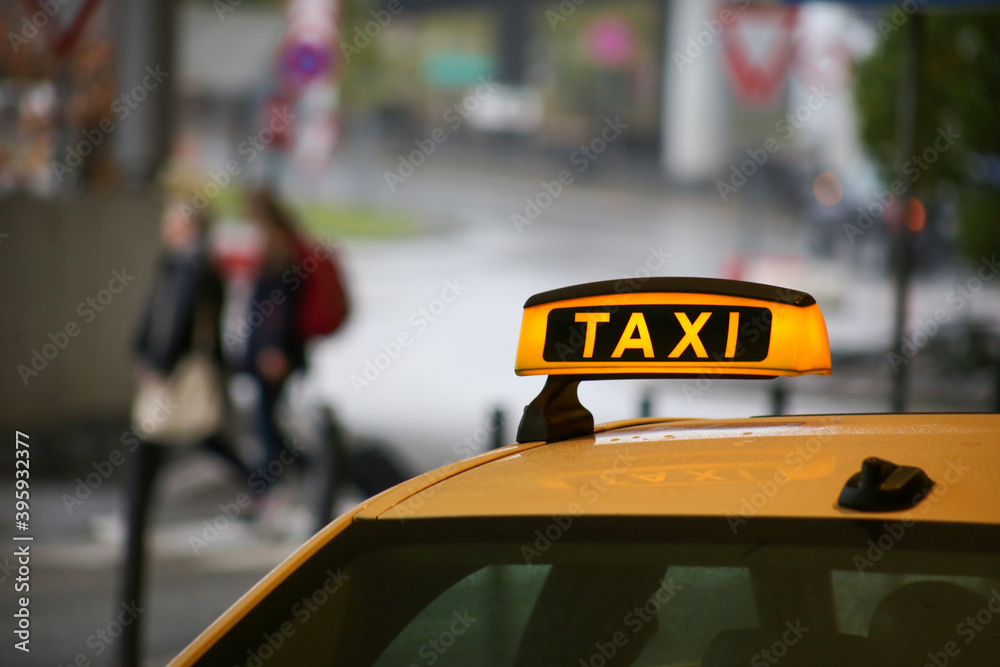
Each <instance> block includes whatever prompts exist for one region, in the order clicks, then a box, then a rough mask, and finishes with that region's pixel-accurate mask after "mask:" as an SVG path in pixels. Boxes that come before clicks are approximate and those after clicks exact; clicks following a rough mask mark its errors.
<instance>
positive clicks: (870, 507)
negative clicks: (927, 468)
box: [837, 456, 934, 512]
mask: <svg viewBox="0 0 1000 667" xmlns="http://www.w3.org/2000/svg"><path fill="white" fill-rule="evenodd" d="M933 488H934V482H933V481H932V480H931V478H930V477H928V476H927V473H925V472H924V471H923V470H921V469H920V468H917V467H913V466H899V465H896V464H895V463H892V462H891V461H884V460H882V459H880V458H876V457H874V456H872V457H869V458H867V459H865V460H864V462H863V463H862V464H861V472H859V473H855V474H853V475H851V478H850V479H848V480H847V483H846V484H844V488H843V490H841V492H840V498H839V500H838V501H837V502H838V504H839V505H840V506H841V507H846V508H848V509H852V510H858V511H860V512H891V511H894V510H905V509H910V508H911V507H916V506H917V505H918V504H919V503H920V501H921V500H923V499H924V498H926V497H927V494H929V493H930V492H931V489H933Z"/></svg>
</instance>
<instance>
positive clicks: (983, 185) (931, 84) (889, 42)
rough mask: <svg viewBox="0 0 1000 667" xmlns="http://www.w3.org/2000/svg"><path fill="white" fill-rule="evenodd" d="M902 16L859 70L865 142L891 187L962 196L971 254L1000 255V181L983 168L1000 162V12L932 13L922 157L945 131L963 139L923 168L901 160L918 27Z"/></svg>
mask: <svg viewBox="0 0 1000 667" xmlns="http://www.w3.org/2000/svg"><path fill="white" fill-rule="evenodd" d="M895 11H896V12H897V14H899V15H897V16H894V15H893V14H892V13H891V12H890V13H887V14H886V16H885V17H884V18H883V19H881V20H880V21H879V22H878V24H877V29H878V31H879V32H880V37H881V39H880V41H879V45H878V47H877V48H876V49H875V51H874V53H873V54H872V55H871V57H870V58H868V59H867V60H866V61H864V62H862V63H860V64H859V65H858V68H857V82H856V90H855V93H856V95H855V98H856V101H857V105H858V112H859V116H860V120H861V138H862V141H863V143H864V144H865V146H866V148H867V149H868V151H869V154H870V155H871V157H872V159H873V160H874V161H875V163H876V164H877V166H878V168H879V171H880V174H881V176H882V178H883V179H884V180H885V182H886V183H891V182H892V181H895V180H908V179H909V180H911V184H912V186H913V188H914V191H915V194H916V195H917V196H919V197H921V198H930V197H934V196H935V195H936V194H937V193H939V192H940V191H941V190H942V189H944V187H945V186H947V189H948V190H949V191H952V192H954V193H955V196H956V197H957V203H958V212H959V218H960V219H959V241H960V244H961V247H962V250H963V251H964V252H965V254H966V255H967V256H968V257H970V258H972V259H975V260H978V259H979V257H981V256H982V255H983V254H992V253H994V252H1000V187H998V185H1000V184H997V183H996V182H994V183H993V184H990V183H988V182H986V181H985V180H984V179H983V178H981V177H980V175H979V174H978V170H977V168H976V166H975V165H977V164H980V163H981V162H982V161H983V160H984V159H985V158H992V159H1000V132H998V131H997V109H1000V15H997V14H972V13H965V12H963V13H950V12H949V13H942V14H930V15H926V16H924V18H923V24H922V25H923V34H922V44H923V49H922V52H921V53H920V54H919V57H920V59H921V61H920V67H921V71H922V73H923V76H922V78H921V80H920V82H919V86H918V90H919V98H918V103H917V113H918V115H917V118H918V126H917V143H916V146H915V153H916V154H917V155H918V156H919V155H921V154H922V153H923V152H924V151H927V150H928V149H931V148H932V147H933V146H934V142H935V140H936V139H937V138H938V137H939V136H940V132H941V131H945V132H947V131H948V129H949V128H951V130H952V131H953V132H954V133H956V134H957V135H958V137H959V138H958V140H957V141H956V142H955V143H954V145H953V146H951V147H950V148H948V149H947V150H944V151H942V152H940V153H939V154H938V158H937V159H936V160H935V161H934V163H933V164H928V165H927V168H926V169H923V168H922V167H920V163H919V162H916V161H908V160H903V161H902V162H901V160H900V155H899V149H898V143H897V142H898V139H899V137H898V130H897V128H898V124H899V109H898V106H899V93H900V81H901V74H902V65H903V60H904V55H905V49H907V48H908V39H907V34H906V31H907V30H911V29H913V27H914V25H916V24H915V22H914V21H912V19H908V18H907V19H906V20H902V16H903V15H901V13H900V12H899V10H898V9H897V10H895ZM939 146H940V142H939ZM914 165H916V168H915V167H914ZM918 171H919V175H918V176H915V175H914V174H916V173H917V172H918Z"/></svg>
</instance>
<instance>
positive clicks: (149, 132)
mask: <svg viewBox="0 0 1000 667" xmlns="http://www.w3.org/2000/svg"><path fill="white" fill-rule="evenodd" d="M116 4H117V13H118V16H117V22H118V23H117V25H116V30H117V32H118V49H119V50H118V71H117V75H118V93H119V100H121V102H122V105H123V106H118V107H117V108H118V109H121V111H116V115H117V116H118V117H119V118H121V120H120V121H119V124H118V128H117V130H116V132H115V134H116V135H117V136H116V137H115V161H116V163H117V166H118V169H119V171H120V173H121V177H122V181H123V183H124V184H125V185H126V186H128V187H143V186H146V185H148V184H149V183H151V182H152V180H153V179H154V177H155V176H156V173H157V171H158V170H159V169H160V167H161V166H162V165H163V163H164V161H165V160H166V158H167V156H168V155H169V151H170V145H171V140H172V138H173V121H174V109H173V106H174V95H173V90H174V86H175V85H176V83H177V82H176V75H177V73H176V72H175V68H174V63H175V59H174V43H175V39H174V36H175V25H176V21H175V15H176V7H175V4H176V3H175V2H174V0H118V2H117V3H116ZM126 112H127V115H124V114H126ZM123 116H124V117H123Z"/></svg>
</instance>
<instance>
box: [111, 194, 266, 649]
mask: <svg viewBox="0 0 1000 667" xmlns="http://www.w3.org/2000/svg"><path fill="white" fill-rule="evenodd" d="M207 226H208V225H207V218H206V217H205V216H204V215H203V214H201V213H200V212H198V211H197V210H196V209H195V208H194V207H191V206H189V205H185V204H183V203H181V202H173V203H171V204H169V205H168V206H167V207H166V208H165V210H164V212H163V215H162V218H161V220H160V231H161V238H162V241H163V250H164V252H163V256H162V257H161V259H160V262H159V264H158V265H157V269H156V273H155V276H154V279H153V289H152V291H151V292H150V295H149V299H148V301H147V303H146V307H145V310H144V311H143V314H142V317H141V319H140V320H139V328H138V335H137V337H136V343H135V352H136V357H137V375H138V388H137V391H136V395H135V398H134V400H133V404H132V422H133V430H134V432H135V433H136V434H137V435H139V436H140V440H139V445H138V447H137V448H136V450H135V453H134V455H133V460H132V462H131V471H130V472H131V477H130V479H129V487H128V498H127V508H128V518H127V531H128V540H127V545H126V557H125V567H124V568H123V570H122V576H123V582H122V596H123V597H122V599H123V600H133V601H134V604H136V605H140V606H141V604H142V600H143V595H142V583H143V578H144V576H143V572H144V563H145V560H146V559H145V544H146V539H145V538H146V523H147V517H148V515H149V506H150V502H151V500H152V497H153V489H154V487H155V482H156V476H157V472H158V471H159V469H160V467H161V466H162V463H163V460H164V455H165V454H166V452H167V450H168V449H170V448H176V447H181V446H192V445H196V444H204V445H207V446H208V447H209V448H211V449H213V450H214V451H216V452H217V453H219V454H221V455H222V456H223V457H225V458H226V459H227V460H228V461H229V462H230V463H232V464H233V465H234V467H236V468H237V469H238V470H240V472H241V474H243V475H245V474H247V470H246V467H245V466H244V465H243V464H242V462H240V461H239V459H238V458H237V457H236V456H235V455H234V454H232V453H231V451H230V450H229V449H228V447H227V443H226V441H225V439H224V437H223V433H224V431H225V427H226V422H227V416H228V414H229V410H228V406H229V402H228V400H227V392H226V387H225V381H224V376H223V368H222V363H221V361H222V345H221V340H220V336H219V317H220V310H221V307H222V297H223V288H222V281H221V279H220V278H219V274H218V273H217V272H216V270H215V268H214V267H213V265H212V263H211V261H210V260H209V257H208V254H207V251H206V249H205V234H206V231H207ZM140 625H141V619H138V618H137V619H135V621H134V622H133V624H132V625H130V626H129V627H127V628H125V630H124V631H123V633H122V639H121V649H120V650H121V663H122V664H124V665H138V664H139V663H140V660H139V658H140V655H141V650H140V646H139V638H140V636H141V632H140Z"/></svg>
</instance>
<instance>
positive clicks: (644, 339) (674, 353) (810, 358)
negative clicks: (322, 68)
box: [514, 278, 830, 379]
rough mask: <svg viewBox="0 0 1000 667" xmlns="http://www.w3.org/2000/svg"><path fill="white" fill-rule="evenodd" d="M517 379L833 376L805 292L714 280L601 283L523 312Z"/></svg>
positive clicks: (535, 302)
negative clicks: (631, 286) (635, 287)
mask: <svg viewBox="0 0 1000 667" xmlns="http://www.w3.org/2000/svg"><path fill="white" fill-rule="evenodd" d="M514 370H515V372H516V373H517V374H518V375H578V376H584V378H583V379H586V377H587V376H593V377H592V379H599V378H600V377H601V376H613V377H649V376H678V375H680V376H692V375H695V376H697V375H700V374H702V373H711V374H712V375H728V376H737V377H760V378H769V377H776V376H779V375H807V374H819V375H829V374H830V345H829V341H828V339H827V334H826V323H825V322H824V320H823V314H822V313H821V312H820V309H819V306H817V305H816V300H815V299H813V298H812V297H811V296H810V295H808V294H806V293H805V292H799V291H797V290H790V289H785V288H781V287H774V286H771V285H761V284H758V283H747V282H740V281H735V280H718V279H712V278H650V279H647V280H645V281H643V284H642V291H629V290H628V281H604V282H598V283H587V284H584V285H576V286H574V287H567V288H563V289H559V290H553V291H551V292H543V293H541V294H536V295H535V296H533V297H531V298H530V299H528V301H527V302H526V303H525V304H524V316H523V319H522V321H521V337H520V341H519V343H518V349H517V360H516V363H515V368H514Z"/></svg>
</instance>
